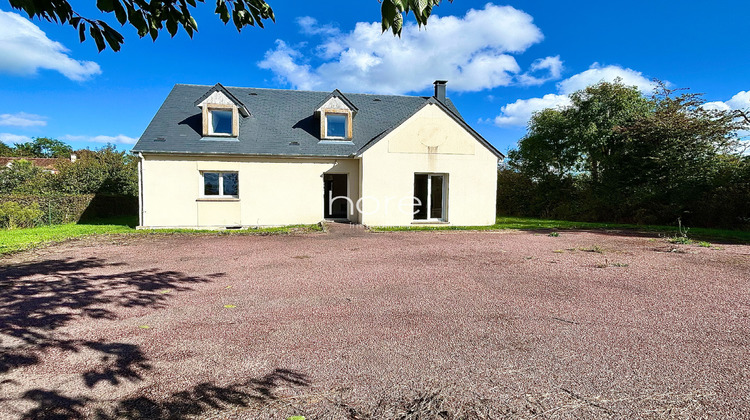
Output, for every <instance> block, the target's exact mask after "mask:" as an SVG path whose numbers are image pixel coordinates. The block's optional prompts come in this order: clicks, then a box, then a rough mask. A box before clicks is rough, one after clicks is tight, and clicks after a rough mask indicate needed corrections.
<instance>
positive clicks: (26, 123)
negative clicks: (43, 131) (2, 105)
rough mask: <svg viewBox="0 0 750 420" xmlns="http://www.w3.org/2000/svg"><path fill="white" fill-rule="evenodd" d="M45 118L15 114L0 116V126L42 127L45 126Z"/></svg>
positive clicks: (21, 113)
mask: <svg viewBox="0 0 750 420" xmlns="http://www.w3.org/2000/svg"><path fill="white" fill-rule="evenodd" d="M45 120H46V118H45V117H43V116H41V115H36V114H27V113H25V112H17V113H15V114H0V125H9V126H13V127H34V126H40V127H44V126H45V125H47V121H45Z"/></svg>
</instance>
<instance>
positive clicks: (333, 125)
mask: <svg viewBox="0 0 750 420" xmlns="http://www.w3.org/2000/svg"><path fill="white" fill-rule="evenodd" d="M325 118H326V134H325V137H326V138H329V139H345V138H347V135H346V133H348V132H349V130H348V126H349V121H348V120H349V115H348V114H338V113H326V117H325Z"/></svg>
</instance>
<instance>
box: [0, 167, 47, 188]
mask: <svg viewBox="0 0 750 420" xmlns="http://www.w3.org/2000/svg"><path fill="white" fill-rule="evenodd" d="M49 179H50V174H48V173H45V172H44V171H43V170H42V169H41V168H39V167H36V166H34V165H32V164H31V162H29V161H28V160H24V159H20V160H16V161H14V162H13V164H12V165H11V166H10V167H9V168H2V169H0V194H3V195H6V194H36V193H43V192H45V190H46V188H47V185H48V183H49Z"/></svg>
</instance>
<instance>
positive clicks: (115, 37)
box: [99, 21, 125, 52]
mask: <svg viewBox="0 0 750 420" xmlns="http://www.w3.org/2000/svg"><path fill="white" fill-rule="evenodd" d="M99 24H100V25H102V28H104V39H106V40H107V44H109V48H111V49H112V51H114V52H117V51H120V45H122V42H123V41H124V40H125V38H123V37H122V35H120V33H119V32H117V31H115V30H114V29H112V28H111V27H110V26H109V25H107V24H106V23H105V22H102V21H99Z"/></svg>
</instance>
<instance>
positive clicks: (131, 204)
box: [0, 194, 138, 226]
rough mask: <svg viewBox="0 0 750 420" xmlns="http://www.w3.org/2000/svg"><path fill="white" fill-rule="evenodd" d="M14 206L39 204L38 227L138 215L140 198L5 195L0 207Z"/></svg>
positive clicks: (87, 195)
mask: <svg viewBox="0 0 750 420" xmlns="http://www.w3.org/2000/svg"><path fill="white" fill-rule="evenodd" d="M7 202H15V203H18V204H20V205H21V206H23V207H30V206H33V205H34V203H36V204H37V205H38V206H39V209H40V210H41V211H42V215H41V216H40V217H39V218H38V219H37V220H36V223H35V224H36V225H37V226H38V225H56V224H63V223H76V222H79V221H81V220H83V221H86V220H91V219H97V218H104V217H111V216H122V215H130V214H137V212H138V198H137V197H130V196H105V195H98V194H81V195H3V196H0V204H1V203H7Z"/></svg>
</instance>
